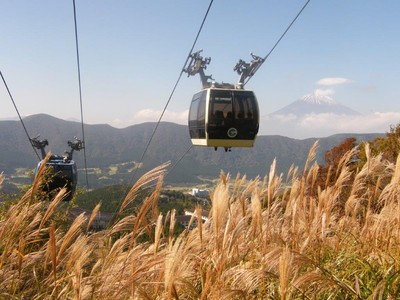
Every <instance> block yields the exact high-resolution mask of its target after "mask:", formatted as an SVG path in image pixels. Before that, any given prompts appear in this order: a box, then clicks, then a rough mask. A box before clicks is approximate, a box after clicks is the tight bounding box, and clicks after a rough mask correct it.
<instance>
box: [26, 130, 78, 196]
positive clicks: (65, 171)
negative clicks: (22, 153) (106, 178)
mask: <svg viewBox="0 0 400 300" xmlns="http://www.w3.org/2000/svg"><path fill="white" fill-rule="evenodd" d="M30 141H31V143H32V146H33V147H35V148H37V149H39V150H40V151H41V154H42V160H41V161H40V162H39V163H38V165H37V167H36V171H35V177H36V176H38V173H39V172H38V171H39V168H40V167H41V166H42V164H43V163H44V162H45V161H46V156H47V154H46V151H45V150H44V149H45V147H46V146H47V145H48V144H49V143H48V141H47V140H39V139H38V137H36V138H33V139H30ZM68 146H69V147H70V148H71V150H70V151H65V153H64V155H51V156H50V155H49V156H50V157H49V158H48V160H47V161H46V171H47V173H45V174H46V177H45V180H44V182H42V186H41V189H42V191H43V192H45V193H46V194H47V195H48V196H49V198H52V197H54V196H55V195H56V194H57V193H58V192H59V191H60V190H61V189H62V188H65V189H66V190H67V191H66V194H65V196H64V199H63V200H64V201H70V200H71V199H72V198H73V196H74V194H75V191H76V185H77V183H78V171H77V167H76V163H75V161H74V160H73V159H72V155H73V153H74V151H80V150H81V149H83V147H84V146H83V141H81V140H78V139H77V138H75V140H74V141H72V142H71V141H68Z"/></svg>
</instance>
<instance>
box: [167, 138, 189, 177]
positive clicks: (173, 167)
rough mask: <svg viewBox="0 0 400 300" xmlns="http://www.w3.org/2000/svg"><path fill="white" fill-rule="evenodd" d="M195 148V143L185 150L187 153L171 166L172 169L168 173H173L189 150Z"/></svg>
mask: <svg viewBox="0 0 400 300" xmlns="http://www.w3.org/2000/svg"><path fill="white" fill-rule="evenodd" d="M192 148H193V144H191V145H190V147H189V148H188V149H187V150H186V151H185V153H184V154H183V155H182V156H181V158H179V159H178V160H177V161H176V163H175V164H174V165H173V166H172V167H171V169H170V170H169V171H168V174H171V173H172V171H173V170H174V169H175V167H176V166H177V165H178V164H179V163H180V162H181V160H182V159H183V158H184V157H185V156H186V154H188V153H189V151H190V150H191V149H192Z"/></svg>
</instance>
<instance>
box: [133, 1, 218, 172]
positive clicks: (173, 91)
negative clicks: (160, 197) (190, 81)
mask: <svg viewBox="0 0 400 300" xmlns="http://www.w3.org/2000/svg"><path fill="white" fill-rule="evenodd" d="M213 2H214V0H211V1H210V4H209V5H208V8H207V11H206V13H205V15H204V18H203V21H202V23H201V25H200V28H199V30H198V32H197V35H196V38H195V39H194V42H193V45H192V47H191V48H190V51H189V54H188V55H187V57H186V60H185V63H184V64H183V67H182V68H181V72H180V74H179V76H178V79H177V80H176V83H175V85H174V87H173V89H172V92H171V94H170V95H169V97H168V101H167V103H166V104H165V107H164V109H163V111H162V113H161V115H160V118H159V119H158V121H157V124H156V126H155V128H154V130H153V133H152V134H151V136H150V139H149V141H148V143H147V145H146V148H145V149H144V151H143V154H142V157H141V158H140V161H139V163H138V164H137V167H136V169H135V172H134V174H133V177H134V176H135V175H136V171H137V169H138V167H139V166H140V164H141V163H142V162H143V159H144V157H145V155H146V153H147V150H148V149H149V146H150V144H151V142H152V140H153V137H154V135H155V133H156V131H157V129H158V126H159V125H160V122H161V119H162V117H163V116H164V113H165V111H166V110H167V107H168V105H169V102H170V101H171V99H172V96H173V95H174V93H175V90H176V88H177V86H178V83H179V81H180V80H181V77H182V74H183V73H184V68H185V66H186V64H187V62H188V61H189V59H190V55H191V54H192V51H193V49H194V47H195V46H196V43H197V40H198V38H199V36H200V33H201V31H202V29H203V26H204V23H205V21H206V19H207V16H208V13H209V12H210V9H211V6H212V4H213Z"/></svg>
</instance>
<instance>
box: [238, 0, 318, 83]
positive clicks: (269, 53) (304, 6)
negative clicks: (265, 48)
mask: <svg viewBox="0 0 400 300" xmlns="http://www.w3.org/2000/svg"><path fill="white" fill-rule="evenodd" d="M310 1H311V0H307V2H306V3H305V4H304V5H303V7H302V8H301V9H300V11H299V12H298V13H297V15H296V17H295V18H294V19H293V20H292V22H290V24H289V26H288V27H287V28H286V30H285V31H284V32H283V34H282V35H281V37H280V38H279V39H278V41H277V42H276V43H275V45H274V46H273V47H272V49H271V50H270V51H269V52H268V54H267V55H265V56H264V58H263V62H262V63H260V64H258V66H257V67H256V68H255V69H254V70H253V71H252V73H251V75H250V76H249V77H248V78H247V80H246V81H245V83H244V85H246V84H247V83H248V82H249V80H250V79H251V78H252V77H253V76H254V74H255V73H256V72H257V70H258V69H259V68H260V67H261V66H262V64H263V63H264V62H265V61H266V59H267V58H268V57H269V56H270V55H271V53H272V52H273V51H274V50H275V48H276V46H278V44H279V43H280V41H281V40H282V39H283V37H284V36H285V35H286V33H287V32H288V31H289V29H290V28H291V27H292V25H293V24H294V22H296V20H297V18H298V17H299V16H300V15H301V13H302V12H303V10H304V9H305V8H306V7H307V5H308V3H309V2H310Z"/></svg>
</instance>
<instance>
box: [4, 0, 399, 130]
mask: <svg viewBox="0 0 400 300" xmlns="http://www.w3.org/2000/svg"><path fill="white" fill-rule="evenodd" d="M304 3H305V1H297V0H281V1H278V0H242V1H239V0H215V1H214V3H213V6H212V8H211V11H210V14H209V16H208V19H207V21H206V23H205V26H204V28H203V31H202V33H201V35H200V38H199V40H198V42H197V45H196V47H195V50H198V49H203V55H204V56H209V57H211V58H212V60H211V64H210V65H209V66H208V68H207V70H206V73H207V74H212V75H213V77H214V78H215V79H216V81H224V82H233V83H234V82H236V81H237V80H238V76H237V74H236V73H235V72H233V67H234V65H235V64H236V62H237V61H238V60H239V58H241V59H244V60H245V61H248V62H249V61H250V55H249V53H250V52H254V53H255V54H257V55H260V56H265V55H266V53H267V52H268V51H269V50H270V49H271V48H272V46H273V45H274V43H275V42H276V41H277V39H278V38H279V37H280V35H281V34H282V33H283V31H284V30H285V29H286V27H287V26H288V24H289V23H290V22H291V20H292V19H293V18H294V16H295V15H296V14H297V12H298V11H299V10H300V8H301V7H302V6H303V4H304ZM208 5H209V1H199V0H198V1H194V0H173V1H161V0H153V1H130V0H129V1H128V0H125V1H118V0H114V1H111V0H108V1H105V0H103V1H102V0H97V1H88V0H87V1H83V0H76V7H77V18H78V31H79V32H78V33H79V46H80V59H81V76H82V92H83V108H84V118H85V122H86V123H89V124H98V123H108V124H110V125H112V126H115V127H126V126H129V125H132V124H137V123H142V122H146V121H157V120H158V118H159V116H160V113H161V111H162V109H163V108H164V106H165V104H166V101H167V99H168V97H169V95H170V93H171V91H172V88H173V85H174V84H175V81H176V80H177V78H178V76H179V73H180V71H181V68H182V66H183V63H184V62H185V59H186V56H187V54H188V51H189V50H190V47H191V46H192V43H193V41H194V38H195V35H196V33H197V31H198V28H199V26H200V23H201V21H202V19H203V16H204V13H205V11H206V9H207V7H208ZM0 7H1V9H0V28H1V31H0V45H1V47H0V62H1V63H0V68H1V71H2V72H3V75H4V76H5V78H6V80H7V82H8V85H9V88H10V89H11V92H12V94H13V96H14V99H15V101H16V104H17V106H18V108H19V110H20V113H21V114H22V115H24V116H26V115H32V114H37V113H46V114H51V115H53V116H56V117H59V118H63V119H75V120H79V118H80V110H79V95H78V81H77V67H76V53H75V37H74V24H73V8H72V0H70V1H66V0H65V1H64V0H59V1H50V0H47V1H44V0H42V1H38V0H34V1H33V0H25V1H22V0H15V1H2V3H1V6H0ZM399 12H400V2H399V1H396V0H388V1H370V0H351V1H350V0H335V1H333V0H329V1H328V0H323V1H321V0H320V1H316V0H311V2H310V4H309V5H308V7H307V8H306V9H305V11H304V12H303V14H302V15H301V16H300V18H299V19H298V20H297V22H296V23H295V24H294V25H293V27H292V29H291V30H290V31H289V32H288V34H287V35H286V36H285V37H284V39H283V40H282V41H281V43H280V44H279V45H278V47H277V48H276V49H275V51H274V52H273V53H272V55H271V56H270V57H269V58H268V60H267V61H266V62H265V63H264V65H263V66H262V68H261V69H260V70H259V71H258V73H257V74H256V75H255V77H254V78H252V80H251V81H250V82H249V83H248V85H247V86H246V88H248V89H252V90H254V91H255V92H256V94H257V97H258V101H259V106H260V111H261V117H262V121H261V127H260V133H261V134H283V135H287V136H290V135H291V131H290V130H289V129H288V128H285V124H280V125H282V128H283V129H282V128H278V127H277V126H271V120H269V119H268V115H269V114H270V113H272V112H274V111H276V110H278V109H280V108H282V107H283V106H285V105H288V104H290V103H291V102H293V101H295V100H297V99H300V98H301V97H302V96H304V95H306V94H309V93H312V92H313V91H315V90H317V89H318V90H320V91H322V92H324V93H326V94H329V95H330V96H331V97H332V98H334V99H335V101H337V102H339V103H341V104H343V105H346V106H349V107H350V108H352V109H354V110H357V111H359V112H360V113H362V114H363V115H362V117H360V118H358V119H354V118H352V119H347V118H336V117H335V116H310V118H309V119H307V120H302V123H299V125H298V126H304V128H303V127H302V128H301V129H304V130H300V129H299V130H298V131H297V134H296V135H295V134H292V135H293V136H292V137H299V138H303V137H309V136H323V135H327V134H333V133H335V132H376V131H380V132H384V131H387V130H388V129H389V126H390V125H391V124H397V123H399V121H400V101H399V100H400V84H399V82H400V76H399V74H400V58H399V54H398V53H400V39H399V36H400V32H399V31H400V18H399ZM335 78H336V79H337V78H340V79H341V80H334V79H335ZM330 79H331V80H330ZM321 80H322V81H321ZM321 82H323V83H324V84H321ZM199 89H200V80H199V78H198V77H190V78H187V77H186V75H185V76H183V77H182V79H181V81H180V83H179V85H178V87H177V90H176V92H175V94H174V96H173V98H172V99H171V102H170V105H169V106H168V109H167V113H166V114H165V118H164V119H163V120H165V121H173V122H176V123H181V124H185V123H186V119H187V110H188V108H189V105H190V100H191V97H192V95H193V94H194V93H195V92H197V91H198V90H199ZM0 99H1V110H0V119H7V118H13V117H15V116H16V112H15V110H14V108H13V106H12V103H11V101H10V99H9V98H8V95H7V94H6V91H5V88H4V87H3V86H1V87H0ZM275 125H276V124H275ZM322 129H324V130H322Z"/></svg>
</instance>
